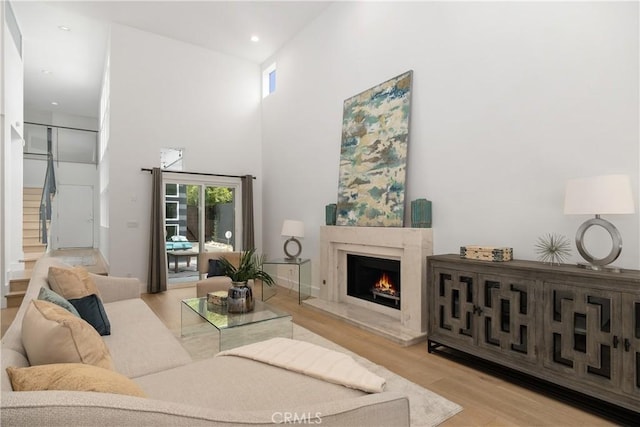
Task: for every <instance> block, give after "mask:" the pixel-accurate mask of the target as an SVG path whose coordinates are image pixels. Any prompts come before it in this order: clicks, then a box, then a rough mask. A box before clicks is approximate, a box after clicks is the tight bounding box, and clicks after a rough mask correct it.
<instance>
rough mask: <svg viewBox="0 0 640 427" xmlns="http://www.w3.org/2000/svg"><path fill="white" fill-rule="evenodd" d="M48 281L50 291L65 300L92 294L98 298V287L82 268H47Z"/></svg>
mask: <svg viewBox="0 0 640 427" xmlns="http://www.w3.org/2000/svg"><path fill="white" fill-rule="evenodd" d="M48 280H49V286H50V287H51V290H53V291H54V292H55V293H57V294H58V295H62V296H63V297H65V298H66V299H67V300H70V299H77V298H82V297H86V296H87V295H92V294H96V295H98V296H100V293H99V292H98V287H97V286H96V284H95V282H94V281H93V279H92V278H91V276H90V275H89V272H88V271H87V270H85V269H84V268H82V267H72V268H60V267H49V275H48Z"/></svg>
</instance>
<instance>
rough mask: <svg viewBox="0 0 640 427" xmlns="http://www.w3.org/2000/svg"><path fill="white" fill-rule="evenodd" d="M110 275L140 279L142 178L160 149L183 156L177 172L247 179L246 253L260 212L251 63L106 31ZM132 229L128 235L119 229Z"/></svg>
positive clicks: (144, 220) (145, 185)
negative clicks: (251, 196) (250, 179)
mask: <svg viewBox="0 0 640 427" xmlns="http://www.w3.org/2000/svg"><path fill="white" fill-rule="evenodd" d="M110 111H111V113H110V127H109V148H108V150H109V173H108V176H109V189H108V192H109V228H108V237H109V243H108V245H109V247H110V248H111V249H110V252H109V253H108V254H107V256H108V259H109V264H110V273H111V274H113V275H125V276H126V275H131V276H134V277H138V278H140V279H141V280H142V281H143V282H146V280H147V270H148V258H149V256H148V252H149V244H148V237H149V227H150V225H149V217H150V202H151V197H150V191H151V176H150V174H149V173H147V172H141V171H140V169H141V168H151V167H154V166H159V164H160V149H161V148H163V147H182V148H184V149H185V157H184V164H185V170H189V171H196V172H207V173H221V174H232V175H244V174H248V173H250V174H252V175H255V176H257V177H258V179H257V180H256V181H254V192H255V204H256V212H255V213H256V216H255V220H256V223H257V226H256V231H257V233H256V245H257V247H260V245H261V244H262V236H261V234H260V230H261V229H262V227H261V218H262V211H261V209H260V207H261V205H262V199H261V197H260V195H261V194H262V185H263V184H262V169H261V136H260V69H259V66H258V65H257V64H253V63H250V62H248V61H244V60H241V59H237V58H235V57H232V56H228V55H223V54H219V53H215V52H211V51H207V50H205V49H202V48H200V47H196V46H193V45H189V44H185V43H182V42H178V41H176V40H172V39H168V38H164V37H161V36H158V35H154V34H150V33H146V32H142V31H139V30H135V29H133V28H130V27H126V26H120V25H114V26H113V27H112V29H111V49H110ZM132 222H134V223H137V224H138V227H135V228H128V227H127V224H128V223H129V224H131V223H132Z"/></svg>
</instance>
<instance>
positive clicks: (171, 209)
mask: <svg viewBox="0 0 640 427" xmlns="http://www.w3.org/2000/svg"><path fill="white" fill-rule="evenodd" d="M164 205H165V214H164V218H165V219H168V220H171V219H178V202H165V204H164Z"/></svg>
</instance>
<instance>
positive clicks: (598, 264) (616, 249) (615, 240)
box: [576, 215, 622, 273]
mask: <svg viewBox="0 0 640 427" xmlns="http://www.w3.org/2000/svg"><path fill="white" fill-rule="evenodd" d="M594 225H597V226H600V227H602V228H604V229H605V230H607V232H608V233H609V235H610V236H611V243H612V245H611V252H610V253H609V255H607V256H606V257H604V258H599V259H598V258H595V257H594V256H593V255H591V254H590V253H589V251H587V249H586V248H585V247H584V235H585V233H586V232H587V230H588V229H589V228H591V227H593V226H594ZM576 247H577V249H578V252H579V253H580V255H582V258H584V259H585V261H587V262H588V263H589V264H578V266H579V267H582V268H587V269H589V270H596V271H600V270H606V271H611V272H616V273H619V272H620V269H619V268H616V267H606V266H607V265H609V264H611V263H612V262H613V261H615V260H616V259H617V258H618V256H619V255H620V252H622V237H621V236H620V232H619V231H618V229H617V228H616V227H615V226H614V225H613V224H611V223H610V222H609V221H606V220H604V219H602V218H600V215H596V217H595V218H592V219H590V220H588V221H585V222H584V224H582V225H581V226H580V227H579V228H578V231H577V232H576Z"/></svg>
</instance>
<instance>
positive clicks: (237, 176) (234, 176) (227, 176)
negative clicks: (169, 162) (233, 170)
mask: <svg viewBox="0 0 640 427" xmlns="http://www.w3.org/2000/svg"><path fill="white" fill-rule="evenodd" d="M140 170H141V171H142V172H151V171H152V169H149V168H141V169H140ZM160 172H163V173H164V172H167V173H183V174H186V175H204V176H220V177H224V178H244V177H245V175H224V174H219V173H204V172H185V171H170V170H160ZM253 179H256V177H255V176H254V177H253Z"/></svg>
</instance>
